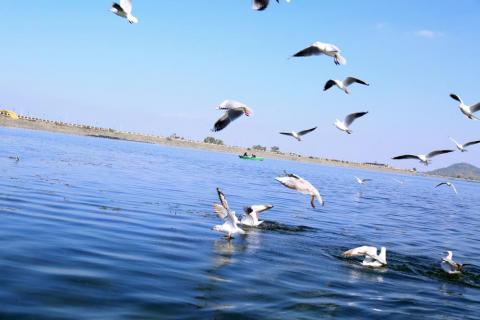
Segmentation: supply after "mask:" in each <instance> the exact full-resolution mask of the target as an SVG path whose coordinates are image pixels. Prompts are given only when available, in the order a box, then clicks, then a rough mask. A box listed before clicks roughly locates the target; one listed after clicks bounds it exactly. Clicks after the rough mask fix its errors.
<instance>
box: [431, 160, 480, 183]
mask: <svg viewBox="0 0 480 320" xmlns="http://www.w3.org/2000/svg"><path fill="white" fill-rule="evenodd" d="M427 174H429V175H437V176H444V177H452V178H460V179H470V180H480V169H479V168H477V167H475V166H472V165H471V164H468V163H457V164H453V165H451V166H449V167H446V168H442V169H437V170H434V171H429V172H427Z"/></svg>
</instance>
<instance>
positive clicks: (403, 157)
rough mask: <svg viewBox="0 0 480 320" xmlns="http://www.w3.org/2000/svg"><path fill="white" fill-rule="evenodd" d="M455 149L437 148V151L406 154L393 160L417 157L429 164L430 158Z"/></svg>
mask: <svg viewBox="0 0 480 320" xmlns="http://www.w3.org/2000/svg"><path fill="white" fill-rule="evenodd" d="M454 151H455V150H437V151H432V152H430V153H427V154H404V155H401V156H397V157H394V158H392V159H393V160H403V159H417V160H420V162H421V163H423V164H424V165H426V166H428V164H429V163H430V162H431V161H430V158H433V157H435V156H438V155H440V154H444V153H450V152H454Z"/></svg>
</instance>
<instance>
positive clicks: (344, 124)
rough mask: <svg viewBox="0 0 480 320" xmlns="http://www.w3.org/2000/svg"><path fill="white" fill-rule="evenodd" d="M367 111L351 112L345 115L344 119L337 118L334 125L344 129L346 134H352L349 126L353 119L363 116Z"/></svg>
mask: <svg viewBox="0 0 480 320" xmlns="http://www.w3.org/2000/svg"><path fill="white" fill-rule="evenodd" d="M367 113H368V111H366V112H355V113H351V114H349V115H348V116H346V117H345V120H344V121H340V120H338V119H337V120H336V121H335V127H337V129H339V130H341V131H344V132H346V133H348V134H352V130H350V128H349V126H350V125H351V124H352V123H353V121H355V119H358V118H360V117H363V116H364V115H366V114H367Z"/></svg>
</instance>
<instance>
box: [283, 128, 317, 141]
mask: <svg viewBox="0 0 480 320" xmlns="http://www.w3.org/2000/svg"><path fill="white" fill-rule="evenodd" d="M315 129H317V127H315V128H312V129H307V130H303V131H298V132H296V131H292V132H280V134H283V135H286V136H291V137H294V138H295V139H297V140H298V141H302V139H301V136H304V135H306V134H307V133H310V132H312V131H314V130H315Z"/></svg>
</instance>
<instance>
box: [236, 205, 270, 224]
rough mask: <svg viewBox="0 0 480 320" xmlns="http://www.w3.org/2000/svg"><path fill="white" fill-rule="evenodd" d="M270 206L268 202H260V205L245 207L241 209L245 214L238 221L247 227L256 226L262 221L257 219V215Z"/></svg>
mask: <svg viewBox="0 0 480 320" xmlns="http://www.w3.org/2000/svg"><path fill="white" fill-rule="evenodd" d="M272 208H273V206H272V205H270V204H261V205H253V206H250V207H245V208H244V209H243V210H244V212H245V215H244V216H243V217H242V220H241V221H240V223H241V224H243V225H245V226H249V227H258V226H259V225H261V224H262V223H263V221H259V220H258V215H259V214H260V213H262V212H264V211H267V210H270V209H272Z"/></svg>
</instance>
